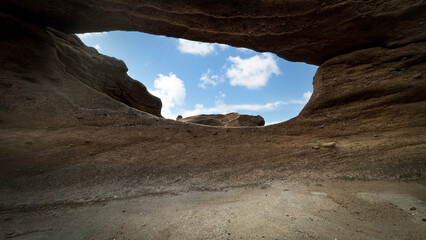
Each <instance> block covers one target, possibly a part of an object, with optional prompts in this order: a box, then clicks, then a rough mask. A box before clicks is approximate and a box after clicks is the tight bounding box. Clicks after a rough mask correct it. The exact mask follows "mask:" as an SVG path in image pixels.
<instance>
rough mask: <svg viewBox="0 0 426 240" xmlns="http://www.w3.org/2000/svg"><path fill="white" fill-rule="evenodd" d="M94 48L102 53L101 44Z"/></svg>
mask: <svg viewBox="0 0 426 240" xmlns="http://www.w3.org/2000/svg"><path fill="white" fill-rule="evenodd" d="M94 48H95V49H96V50H98V51H100V50H101V49H102V48H101V46H99V44H96V45H95V46H94Z"/></svg>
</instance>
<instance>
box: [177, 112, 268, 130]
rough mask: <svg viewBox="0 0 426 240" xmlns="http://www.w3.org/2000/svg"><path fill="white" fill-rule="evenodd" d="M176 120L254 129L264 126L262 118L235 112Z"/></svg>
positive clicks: (178, 119)
mask: <svg viewBox="0 0 426 240" xmlns="http://www.w3.org/2000/svg"><path fill="white" fill-rule="evenodd" d="M176 120H177V121H179V122H188V123H197V124H203V125H209V126H225V127H256V126H264V125H265V120H264V119H263V117H262V116H259V115H257V116H252V115H245V114H238V113H235V112H232V113H228V114H202V115H197V116H191V117H186V118H182V117H179V116H178V117H177V118H176Z"/></svg>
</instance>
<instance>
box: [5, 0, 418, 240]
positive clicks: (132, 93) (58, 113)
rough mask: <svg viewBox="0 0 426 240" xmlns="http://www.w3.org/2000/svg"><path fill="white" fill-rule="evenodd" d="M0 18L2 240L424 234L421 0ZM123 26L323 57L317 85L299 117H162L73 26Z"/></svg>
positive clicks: (100, 6)
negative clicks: (238, 121) (233, 124)
mask: <svg viewBox="0 0 426 240" xmlns="http://www.w3.org/2000/svg"><path fill="white" fill-rule="evenodd" d="M0 11H1V12H2V13H1V14H0V26H1V27H0V66H1V67H0V118H1V119H0V156H1V157H0V166H1V168H0V186H2V187H1V188H0V196H1V198H0V215H1V219H2V221H3V220H4V223H5V224H4V225H5V227H4V229H5V231H2V232H1V233H0V234H1V236H2V237H5V238H14V237H27V238H31V239H33V238H34V239H35V238H39V239H49V238H59V239H63V238H70V236H71V237H75V238H84V239H85V238H94V239H112V238H117V236H120V238H121V237H122V238H136V239H138V238H144V239H167V238H173V239H202V238H208V239H218V238H219V239H221V238H227V237H229V236H232V238H234V237H235V238H238V237H242V238H245V239H263V238H264V237H265V239H276V238H278V239H280V238H286V239H287V238H288V239H312V238H316V239H333V238H339V236H344V237H345V238H347V239H352V238H353V239H370V238H371V239H375V238H382V237H385V238H392V237H396V238H404V237H407V236H408V238H410V239H424V238H425V237H424V236H426V233H425V231H424V226H423V225H422V224H423V222H421V218H420V216H421V213H424V211H425V209H424V207H422V206H424V204H423V202H424V200H425V199H426V196H425V194H424V193H425V190H424V183H425V182H426V173H425V171H426V166H425V164H426V163H425V159H424V156H425V155H426V152H425V149H426V148H425V146H426V139H425V134H424V133H425V132H426V131H425V130H426V124H425V123H426V114H425V111H426V99H425V98H426V95H425V94H424V92H425V84H426V81H425V76H426V66H425V61H426V59H425V51H426V50H425V43H424V40H425V34H426V31H425V27H424V23H425V14H426V11H425V2H424V1H404V0H390V1H388V0H387V1H384V0H380V1H338V0H330V1H313V0H303V1H291V0H288V1H278V2H277V1H222V0H221V1H201V0H195V1H190V0H177V1H162V0H161V1H136V0H134V1H133V0H127V1H125V0H121V1H109V0H101V1H82V0H70V1H48V0H41V1H37V2H35V1H29V0H21V1H11V0H4V1H1V3H0ZM48 27H54V28H57V29H59V30H60V31H63V32H67V34H64V33H61V32H59V31H56V30H53V29H51V28H48ZM113 29H121V30H140V31H145V32H149V33H155V34H165V35H168V36H175V37H185V38H188V39H193V40H204V41H217V42H222V43H229V44H232V45H235V46H244V47H249V48H253V49H256V50H260V51H271V52H274V53H277V54H278V55H279V56H282V57H285V58H286V59H289V60H300V61H305V62H308V63H315V64H320V67H319V69H318V72H317V73H316V75H315V78H314V92H313V95H312V98H311V99H310V101H309V103H308V104H307V105H306V107H305V108H304V110H303V111H302V112H301V114H300V115H299V116H298V117H296V118H294V119H291V120H289V121H287V122H284V123H281V124H275V125H273V126H268V127H263V128H250V127H247V128H228V129H225V128H216V127H206V126H202V125H199V124H183V123H181V122H177V121H172V120H166V119H162V118H159V117H156V116H154V115H157V116H159V112H160V109H159V107H160V106H161V105H159V100H158V99H156V98H153V97H152V96H150V95H148V94H147V92H146V89H145V88H144V87H143V86H142V85H140V84H139V83H137V82H134V81H132V80H131V79H130V78H129V77H128V76H127V75H126V71H127V69H126V67H125V65H124V64H123V63H122V62H121V61H119V60H116V59H114V58H111V57H106V56H103V55H101V54H98V53H97V52H96V51H95V50H94V49H92V48H88V47H86V46H84V45H83V44H82V43H81V42H80V41H79V40H78V39H77V38H76V37H75V36H73V35H72V34H68V33H75V32H85V31H102V30H113ZM146 112H151V113H153V114H154V115H151V114H148V113H146ZM277 179H286V182H285V183H282V182H281V183H278V184H273V185H271V186H270V189H269V187H268V185H267V184H266V183H267V181H273V180H277ZM298 180H302V182H303V185H297V186H295V185H294V183H295V182H296V183H297V182H298ZM374 180H376V181H377V182H373V181H374ZM327 181H328V183H327ZM404 181H408V182H409V183H404ZM391 182H397V184H396V185H389V183H391ZM343 183H349V184H343ZM366 183H369V184H371V186H366V185H365V184H366ZM342 184H343V185H342ZM386 186H387V187H386ZM232 188H234V189H235V190H230V189H232ZM228 190H230V191H228ZM235 191H237V192H238V191H241V193H237V194H235ZM307 195H309V197H307ZM422 201H423V202H422ZM417 204H418V205H417ZM413 208H416V209H417V210H415V211H416V212H413V210H410V209H413ZM277 209H280V211H276V210H277ZM294 209H296V210H297V211H294ZM298 209H302V211H299V210H298ZM402 210H405V211H402ZM259 213H261V214H259ZM419 214H420V215H419ZM70 216H71V217H70ZM111 219H112V220H111ZM360 219H362V221H360ZM106 220H108V221H106ZM283 224H284V225H285V226H286V228H282V226H283ZM389 226H390V227H389ZM105 229H107V231H106V230H105ZM358 229H367V230H366V231H362V232H361V231H359V230H358ZM231 232H232V233H231ZM231 234H232V235H231ZM258 234H260V235H258Z"/></svg>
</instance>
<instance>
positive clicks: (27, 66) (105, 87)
mask: <svg viewBox="0 0 426 240" xmlns="http://www.w3.org/2000/svg"><path fill="white" fill-rule="evenodd" d="M0 23H1V28H0V34H1V36H2V37H1V38H0V65H1V66H2V67H1V68H0V78H1V79H2V80H1V81H2V84H1V85H0V90H1V92H2V101H1V108H0V112H1V116H2V120H4V122H6V123H13V124H18V123H19V122H22V123H23V124H29V123H31V124H34V123H35V122H38V123H39V124H49V125H52V124H53V125H55V124H60V125H67V124H88V123H90V124H96V125H102V124H112V123H120V124H121V123H123V124H124V123H126V122H127V121H133V122H134V120H137V119H139V120H137V121H141V119H142V118H140V116H139V115H144V113H143V112H147V113H150V114H153V115H156V116H159V117H161V115H160V112H161V100H160V99H159V98H157V97H155V96H153V95H151V94H150V93H149V92H148V91H147V89H146V87H145V86H144V85H143V84H141V83H140V82H138V81H135V80H133V79H131V78H130V77H129V76H128V75H127V73H126V72H127V67H126V65H125V64H124V62H123V61H121V60H118V59H115V58H113V57H108V56H105V55H102V54H99V53H98V52H97V51H96V50H95V49H94V48H91V47H87V46H85V45H84V44H83V43H82V42H81V41H80V39H79V38H77V37H76V36H75V35H69V34H64V33H61V32H58V31H56V30H53V29H51V28H48V29H43V28H40V27H38V26H35V25H33V24H31V23H26V22H23V21H21V20H19V19H16V18H13V17H11V16H7V15H4V14H0ZM29 95H31V96H33V98H32V100H31V101H28V100H27V97H28V96H29ZM138 110H141V111H143V112H140V111H138ZM148 118H153V116H150V117H148ZM148 118H145V120H147V119H148ZM145 120H142V121H145Z"/></svg>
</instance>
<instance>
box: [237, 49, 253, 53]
mask: <svg viewBox="0 0 426 240" xmlns="http://www.w3.org/2000/svg"><path fill="white" fill-rule="evenodd" d="M237 51H238V52H241V53H245V54H248V53H255V51H253V50H251V49H248V48H237Z"/></svg>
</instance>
